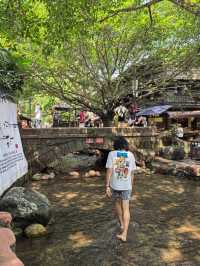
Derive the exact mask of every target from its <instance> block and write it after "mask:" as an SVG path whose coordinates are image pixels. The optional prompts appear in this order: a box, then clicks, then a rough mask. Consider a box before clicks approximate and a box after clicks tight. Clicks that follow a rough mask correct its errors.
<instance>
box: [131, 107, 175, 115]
mask: <svg viewBox="0 0 200 266" xmlns="http://www.w3.org/2000/svg"><path fill="white" fill-rule="evenodd" d="M171 107H172V106H171V105H157V106H152V107H148V108H146V109H143V110H141V111H140V112H138V113H137V114H136V116H149V115H159V114H162V113H164V112H166V111H167V110H168V109H169V108H171Z"/></svg>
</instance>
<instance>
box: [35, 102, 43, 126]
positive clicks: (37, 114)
mask: <svg viewBox="0 0 200 266" xmlns="http://www.w3.org/2000/svg"><path fill="white" fill-rule="evenodd" d="M41 117H42V112H41V109H40V105H39V104H36V106H35V128H40V127H41Z"/></svg>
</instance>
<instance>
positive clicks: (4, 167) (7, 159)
mask: <svg viewBox="0 0 200 266" xmlns="http://www.w3.org/2000/svg"><path fill="white" fill-rule="evenodd" d="M27 171H28V164H27V161H26V158H25V156H24V152H23V148H22V143H21V137H20V134H19V128H18V124H17V106H16V104H14V103H10V102H5V101H2V102H1V101H0V196H1V195H2V193H3V192H4V191H5V190H6V189H8V188H9V187H10V186H11V185H12V184H13V183H14V182H15V181H16V180H17V179H18V178H20V177H22V176H23V175H25V174H26V173H27Z"/></svg>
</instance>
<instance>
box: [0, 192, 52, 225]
mask: <svg viewBox="0 0 200 266" xmlns="http://www.w3.org/2000/svg"><path fill="white" fill-rule="evenodd" d="M0 210H2V211H8V212H10V213H11V214H12V216H13V222H14V224H15V225H16V226H17V227H21V228H25V227H26V226H28V225H29V224H33V223H40V224H43V225H47V224H48V222H49V220H50V218H51V207H50V203H49V200H48V199H47V197H46V196H45V195H43V194H41V193H39V192H37V191H34V190H30V189H26V188H24V187H14V188H11V189H10V190H9V191H8V192H7V193H6V194H5V195H4V197H3V198H2V199H1V201H0Z"/></svg>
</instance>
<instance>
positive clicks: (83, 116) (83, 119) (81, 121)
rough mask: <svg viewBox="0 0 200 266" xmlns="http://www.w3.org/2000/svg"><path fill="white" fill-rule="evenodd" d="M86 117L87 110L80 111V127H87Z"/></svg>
mask: <svg viewBox="0 0 200 266" xmlns="http://www.w3.org/2000/svg"><path fill="white" fill-rule="evenodd" d="M85 119H86V115H85V112H84V111H81V112H80V113H79V127H85Z"/></svg>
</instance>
